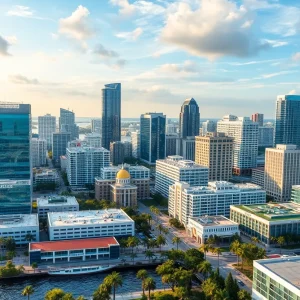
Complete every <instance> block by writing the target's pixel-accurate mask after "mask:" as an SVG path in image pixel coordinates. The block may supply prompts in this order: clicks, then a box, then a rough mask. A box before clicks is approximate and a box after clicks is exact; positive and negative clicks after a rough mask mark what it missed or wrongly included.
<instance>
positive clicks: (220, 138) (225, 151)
mask: <svg viewBox="0 0 300 300" xmlns="http://www.w3.org/2000/svg"><path fill="white" fill-rule="evenodd" d="M195 156H196V157H195V162H196V164H198V165H201V166H206V167H208V168H209V180H210V181H223V180H224V181H229V180H230V179H231V177H232V165H233V138H232V137H228V136H225V134H224V133H219V134H217V133H208V134H207V135H206V136H196V155H195Z"/></svg>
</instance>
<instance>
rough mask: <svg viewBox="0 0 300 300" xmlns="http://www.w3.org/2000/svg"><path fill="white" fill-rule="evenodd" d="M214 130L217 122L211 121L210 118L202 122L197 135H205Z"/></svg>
mask: <svg viewBox="0 0 300 300" xmlns="http://www.w3.org/2000/svg"><path fill="white" fill-rule="evenodd" d="M216 131H217V122H215V121H212V120H207V121H205V122H203V123H202V134H199V135H204V136H205V135H207V133H209V132H216ZM197 135H198V134H197Z"/></svg>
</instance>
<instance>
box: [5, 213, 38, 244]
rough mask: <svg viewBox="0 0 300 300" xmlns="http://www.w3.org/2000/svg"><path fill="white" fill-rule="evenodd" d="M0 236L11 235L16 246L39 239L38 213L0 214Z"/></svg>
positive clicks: (6, 236)
mask: <svg viewBox="0 0 300 300" xmlns="http://www.w3.org/2000/svg"><path fill="white" fill-rule="evenodd" d="M0 237H1V238H8V237H12V238H13V239H14V240H15V242H16V245H17V246H24V245H27V244H28V243H29V242H30V240H32V241H39V219H38V215H37V214H28V215H25V214H24V215H19V214H15V215H0Z"/></svg>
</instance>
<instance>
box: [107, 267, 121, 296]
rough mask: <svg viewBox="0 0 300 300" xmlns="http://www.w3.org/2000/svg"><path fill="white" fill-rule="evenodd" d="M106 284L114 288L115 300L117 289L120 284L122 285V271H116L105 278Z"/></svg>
mask: <svg viewBox="0 0 300 300" xmlns="http://www.w3.org/2000/svg"><path fill="white" fill-rule="evenodd" d="M104 284H106V285H107V286H109V287H112V289H113V300H115V299H116V289H117V288H118V287H119V286H122V284H123V278H122V276H121V275H120V273H117V272H116V271H114V272H112V273H111V274H110V275H108V276H107V277H106V278H105V279H104Z"/></svg>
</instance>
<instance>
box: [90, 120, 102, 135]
mask: <svg viewBox="0 0 300 300" xmlns="http://www.w3.org/2000/svg"><path fill="white" fill-rule="evenodd" d="M101 125H102V122H101V119H92V120H91V131H92V133H98V134H101Z"/></svg>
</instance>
